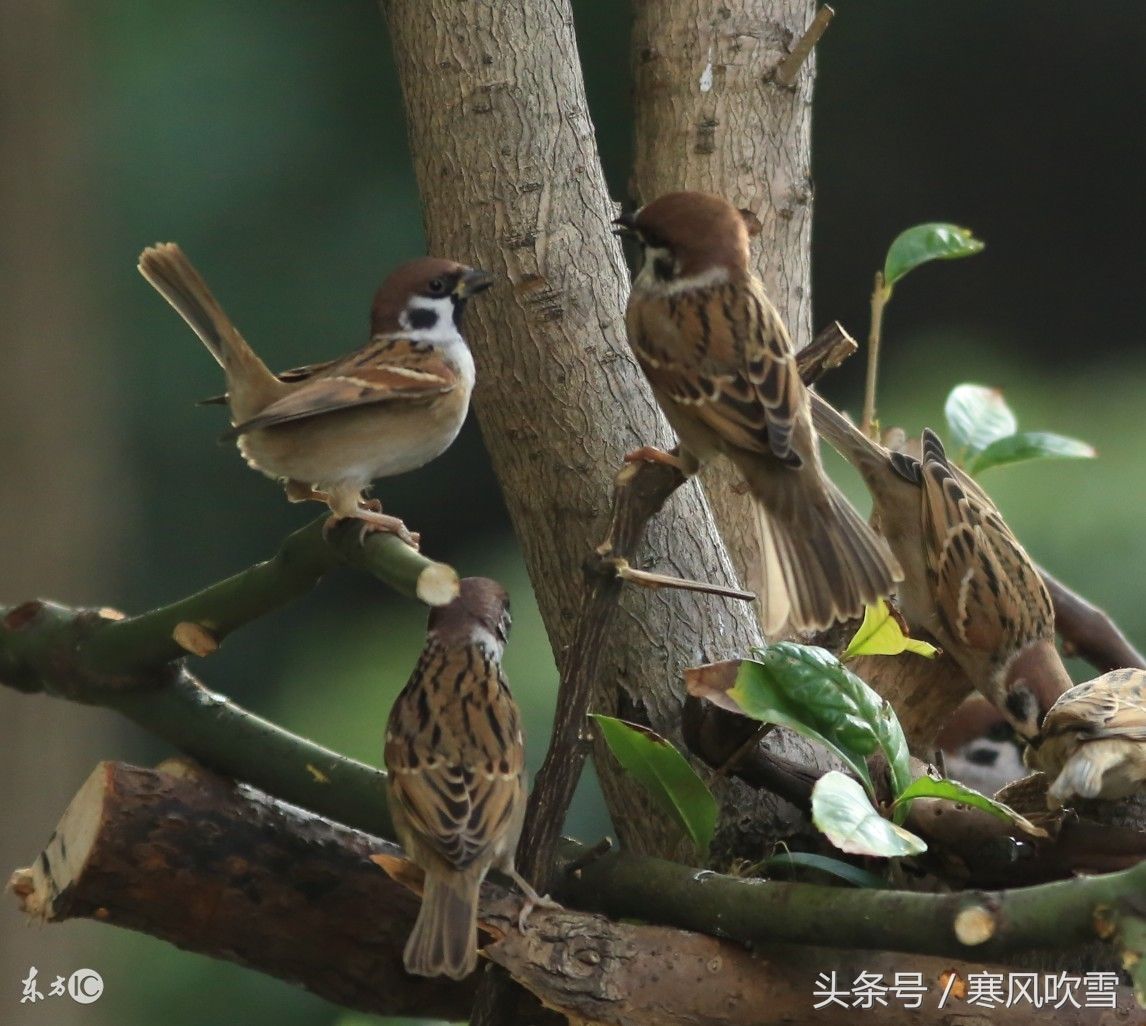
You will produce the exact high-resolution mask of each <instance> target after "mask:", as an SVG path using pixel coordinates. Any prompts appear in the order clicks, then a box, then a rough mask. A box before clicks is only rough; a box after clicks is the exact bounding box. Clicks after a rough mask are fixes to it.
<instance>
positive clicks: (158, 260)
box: [139, 242, 493, 543]
mask: <svg viewBox="0 0 1146 1026" xmlns="http://www.w3.org/2000/svg"><path fill="white" fill-rule="evenodd" d="M139 270H140V273H142V274H143V276H144V277H145V278H146V279H147V280H148V281H149V282H150V283H151V284H152V285H153V286H154V287H155V289H156V290H157V291H158V292H159V294H160V295H161V296H163V298H164V299H166V300H167V302H168V303H170V304H171V305H172V306H173V307H174V308H175V310H176V312H178V313H179V315H180V316H181V317H182V318H183V319H184V320H185V321H186V322H187V323H188V324H189V325H190V326H191V330H192V331H194V332H195V334H196V335H198V336H199V338H200V339H201V340H202V342H203V344H204V345H205V346H206V347H207V349H208V350H210V352H211V355H212V356H214V357H215V359H216V360H217V361H218V362H219V364H220V366H222V368H223V372H224V373H225V374H226V377H227V395H226V400H227V403H228V405H229V406H230V410H231V423H232V424H233V425H234V427H233V428H232V430H231V431H230V432H229V433H228V435H229V437H232V438H234V439H236V440H237V442H238V446H239V451H240V452H241V453H242V454H243V456H244V458H245V459H246V461H247V463H248V464H250V466H252V467H254V468H255V469H256V470H260V471H262V472H263V473H264V474H266V475H267V476H268V477H273V478H278V479H280V480H282V481H283V482H284V483H285V485H286V493H287V497H288V498H289V499H290V500H291V501H292V502H300V501H303V500H305V499H316V500H318V501H321V502H325V503H326V504H327V505H329V506H330V509H331V510H332V511H333V513H334V515H335V517H339V518H343V517H347V518H354V519H357V520H360V521H362V523H363V525H364V529H373V530H383V531H392V532H394V533H397V534H399V535H400V536H401V537H403V539H404V540H407V541H410V542H413V543H416V538H415V537H414V536H413V535H411V534H410V533H409V532H408V531H407V530H406V527H405V525H404V524H403V523H402V521H401V520H399V519H398V518H397V517H392V516H386V515H385V514H383V513H382V512H381V510H380V509H379V508H377V507H378V504H377V503H365V502H363V498H362V493H363V491H364V489H366V488H367V487H368V486H369V485H370V482H371V481H374V480H375V479H377V478H382V477H392V476H394V475H395V474H404V473H406V472H407V471H409V470H415V469H417V468H418V467H421V466H423V465H424V464H426V463H429V462H430V460H432V459H435V458H436V457H438V456H440V455H441V454H442V453H443V452H444V451H445V450H446V449H447V448H448V447H449V446H450V444H451V443H452V442H453V440H454V439H455V438H456V437H457V434H458V431H459V430H461V426H462V422H463V421H464V420H465V418H466V411H467V410H468V409H469V401H470V392H471V390H472V388H473V383H474V361H473V357H472V356H471V355H470V351H469V347H468V346H467V345H466V341H465V339H464V338H463V337H462V335H461V332H460V330H459V326H460V324H461V316H462V311H463V310H464V309H465V305H466V302H467V301H468V300H469V298H470V297H471V296H473V295H474V294H475V293H478V292H481V291H482V290H483V289H486V288H488V287H489V285H490V284H491V283H492V281H493V278H492V277H491V276H490V275H489V274H487V273H486V272H485V271H478V270H475V269H473V268H471V267H464V266H463V265H461V264H456V263H453V262H452V261H449V260H438V259H435V258H432V257H425V258H422V259H419V260H412V261H410V262H409V263H406V264H403V265H401V266H400V267H399V268H397V269H396V270H395V271H394V272H393V273H392V274H391V275H390V276H389V277H388V278H387V279H386V280H385V281H384V282H383V283H382V285H381V287H380V288H379V289H378V291H377V293H376V294H375V296H374V306H373V309H372V311H371V330H370V340H369V341H368V342H367V343H366V344H365V345H364V346H363V347H362V348H360V349H356V350H355V351H354V352H351V353H349V354H347V355H346V356H343V357H341V358H339V359H336V360H332V361H329V362H327V363H320V364H314V365H312V366H308V367H300V368H296V369H294V370H291V371H287V372H286V373H284V374H282V375H275V374H273V373H271V371H270V370H269V369H268V368H267V365H266V364H265V363H263V361H262V360H261V359H259V357H258V356H257V355H256V354H255V352H254V351H253V350H252V349H251V347H250V346H249V345H248V344H247V342H246V340H245V339H244V338H243V336H242V335H240V334H239V331H238V329H237V328H236V327H235V325H234V324H233V323H232V322H231V319H230V318H229V317H228V316H227V314H226V313H225V312H224V311H223V308H222V307H221V306H220V305H219V303H218V301H217V300H216V299H215V297H214V296H213V295H212V294H211V290H210V289H209V288H208V287H207V284H206V282H204V281H203V278H202V277H201V276H200V275H199V272H198V271H196V270H195V268H194V267H193V266H192V265H191V262H190V261H189V260H188V259H187V257H186V256H185V255H184V253H183V250H181V249H180V248H179V246H177V245H176V244H175V243H173V242H167V243H162V244H160V245H156V246H152V247H150V248H148V249H145V250H144V251H143V253H142V254H141V255H140V258H139Z"/></svg>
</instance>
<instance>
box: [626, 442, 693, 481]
mask: <svg viewBox="0 0 1146 1026" xmlns="http://www.w3.org/2000/svg"><path fill="white" fill-rule="evenodd" d="M625 462H626V463H660V464H663V465H664V466H666V467H672V468H673V469H674V470H679V471H680V472H681V474H683V475H684V476H685V477H691V476H692V475H693V474H695V473H696V466H695V465H694V464H695V461H694V460H692V459H691V458H690V457H688V456H685V455H684V454H682V453H681V451H680V448H679V447H678V448H676V449H674V450H673V451H672V452H665V451H664V449H658V448H656V446H652V445H642V446H641V447H640V448H639V449H634V450H633V451H632V452H627V453H625Z"/></svg>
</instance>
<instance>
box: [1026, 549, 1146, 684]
mask: <svg viewBox="0 0 1146 1026" xmlns="http://www.w3.org/2000/svg"><path fill="white" fill-rule="evenodd" d="M1039 573H1040V574H1042V578H1043V581H1044V582H1045V583H1046V586H1047V588H1048V589H1049V590H1050V593H1051V599H1052V600H1053V601H1054V625H1055V629H1056V630H1057V631H1058V633H1059V634H1060V635H1061V637H1062V639H1063V648H1064V649H1066V650H1067V652H1068V654H1071V655H1078V656H1081V657H1082V658H1083V659H1085V660H1086V661H1087V662H1088V663H1090V665H1091V666H1093V667H1094V668H1095V669H1097V670H1098V671H1099V672H1100V673H1109V672H1110V671H1111V670H1120V669H1122V668H1123V667H1133V668H1137V669H1139V670H1146V656H1143V655H1142V653H1141V652H1139V651H1138V649H1136V648H1135V647H1134V646H1133V645H1132V644H1130V642H1129V640H1127V638H1126V635H1125V634H1123V633H1122V631H1121V630H1119V629H1118V625H1117V624H1116V623H1115V622H1114V621H1113V620H1112V619H1111V618H1110V615H1109V614H1108V613H1106V612H1105V611H1104V610H1102V609H1099V608H1098V607H1097V606H1096V605H1093V604H1092V603H1090V602H1088V601H1087V600H1086V599H1084V598H1083V597H1082V596H1081V595H1079V594H1077V593H1076V592H1073V591H1071V590H1070V588H1068V587H1067V586H1066V585H1065V584H1063V583H1062V581H1060V580H1059V579H1058V578H1057V577H1054V576H1053V575H1052V574H1050V573H1049V572H1048V571H1046V570H1044V569H1043V568H1042V567H1039Z"/></svg>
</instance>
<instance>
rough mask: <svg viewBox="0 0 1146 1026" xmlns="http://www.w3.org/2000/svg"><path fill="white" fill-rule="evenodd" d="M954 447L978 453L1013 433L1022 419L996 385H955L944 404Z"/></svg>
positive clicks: (973, 453)
mask: <svg viewBox="0 0 1146 1026" xmlns="http://www.w3.org/2000/svg"><path fill="white" fill-rule="evenodd" d="M943 412H944V414H945V415H946V417H947V425H948V427H950V429H951V441H952V443H953V444H954V446H955V448H957V449H960V450H963V451H965V452H968V453H970V454H972V455H975V454H978V453H980V452H982V451H983V450H984V449H986V448H987V446H989V445H990V444H991V443H992V442H997V441H998V440H999V439H1000V438H1006V437H1007V436H1008V435H1013V434H1014V433H1015V432H1016V431H1017V430H1018V428H1019V422H1018V421H1017V420H1015V415H1014V414H1013V413H1012V412H1011V408H1010V407H1009V406H1008V405H1007V402H1006V400H1005V399H1004V398H1003V393H1002V392H1000V391H999V390H998V389H997V388H986V387H985V386H983V385H956V386H955V387H954V388H953V389H951V394H950V395H948V396H947V402H946V403H945V404H944V406H943Z"/></svg>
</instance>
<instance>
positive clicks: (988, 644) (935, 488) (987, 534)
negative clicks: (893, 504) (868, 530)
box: [920, 430, 1054, 652]
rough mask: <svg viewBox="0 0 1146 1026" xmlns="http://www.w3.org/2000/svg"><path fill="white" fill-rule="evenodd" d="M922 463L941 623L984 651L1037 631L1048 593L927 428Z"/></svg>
mask: <svg viewBox="0 0 1146 1026" xmlns="http://www.w3.org/2000/svg"><path fill="white" fill-rule="evenodd" d="M920 467H921V469H920V476H921V479H922V484H923V524H924V532H923V533H924V546H925V550H926V552H925V554H926V559H927V564H928V569H929V571H930V572H931V573H932V574H933V575H934V577H935V582H934V584H935V587H934V591H935V598H936V605H937V607H938V610H939V613H940V615H941V617H942V618H943V620H944V622H945V624H946V626H947V629H948V630H949V631H950V632H951V634H952V635H953V636H954V637H955V638H957V639H958V640H960V641H961V642H962V643H963V644H965V645H967V646H969V647H970V648H974V649H978V650H980V651H983V652H1010V651H1014V649H1015V647H1016V646H1017V645H1019V644H1021V643H1023V642H1024V641H1027V640H1033V638H1034V637H1036V636H1041V635H1040V634H1039V633H1038V632H1039V631H1041V627H1039V628H1036V625H1045V624H1052V623H1053V622H1054V614H1053V610H1052V607H1051V600H1050V594H1049V593H1048V592H1047V589H1046V585H1045V584H1044V583H1043V580H1042V577H1041V576H1040V575H1039V573H1038V571H1037V570H1035V568H1034V564H1032V563H1031V560H1030V557H1029V556H1027V554H1026V552H1025V551H1024V550H1023V548H1022V546H1021V545H1020V544H1019V542H1018V539H1016V538H1015V536H1014V534H1012V533H1011V530H1010V528H1008V527H1007V525H1006V523H1005V522H1004V521H1003V518H1002V517H1001V516H1000V515H999V512H998V510H997V509H995V507H994V505H993V504H990V503H989V500H988V505H987V507H984V506H983V505H981V504H980V503H979V502H978V501H977V496H976V495H975V494H974V493H973V492H972V493H969V492H968V490H967V489H966V487H965V486H964V483H963V482H962V481H961V480H960V476H959V475H957V473H956V471H955V469H954V468H953V467H952V466H951V465H950V463H948V461H947V456H946V454H945V453H944V451H943V446H942V444H941V443H940V441H939V439H938V438H937V437H936V436H935V434H933V433H932V432H931V431H930V430H925V431H924V433H923V459H922V462H921V464H920ZM976 491H978V488H977V487H976Z"/></svg>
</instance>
